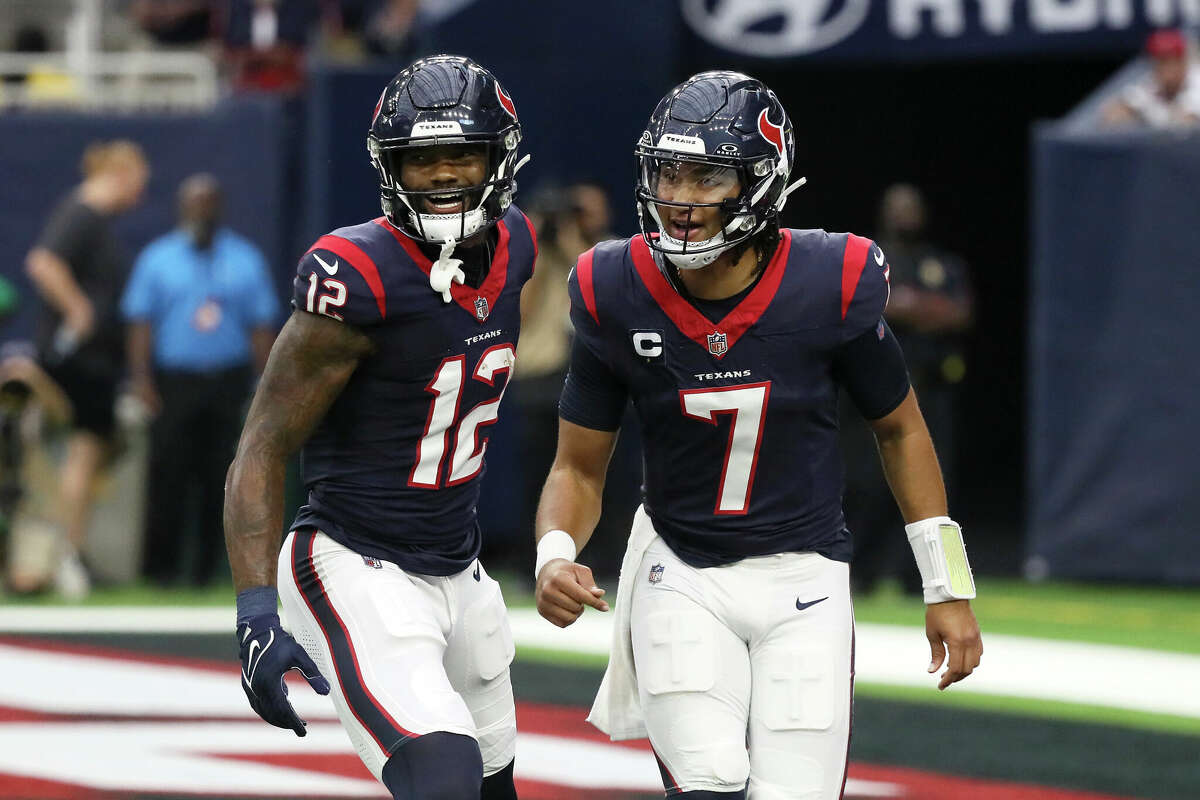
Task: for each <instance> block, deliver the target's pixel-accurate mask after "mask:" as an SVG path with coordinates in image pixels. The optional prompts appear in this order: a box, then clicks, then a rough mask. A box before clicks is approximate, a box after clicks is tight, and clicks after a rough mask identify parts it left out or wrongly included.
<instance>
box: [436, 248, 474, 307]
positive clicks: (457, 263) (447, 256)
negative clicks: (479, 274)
mask: <svg viewBox="0 0 1200 800" xmlns="http://www.w3.org/2000/svg"><path fill="white" fill-rule="evenodd" d="M457 244H458V242H456V241H455V240H454V237H453V236H447V237H446V239H445V241H443V242H442V252H441V253H440V254H439V255H438V260H437V261H434V262H433V263H432V264H431V265H430V266H429V287H430V288H431V289H433V290H434V291H435V292H437V293H438V294H440V295H441V296H442V302H444V303H449V302H450V301H451V300H453V299H454V295H453V293H451V291H450V284H451V282H453V283H458V284H463V283H466V282H467V275H466V273H465V272H463V271H462V263H463V262H462V259H461V258H451V256H452V255H454V248H455V246H456V245H457Z"/></svg>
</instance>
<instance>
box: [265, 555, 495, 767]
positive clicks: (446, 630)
mask: <svg viewBox="0 0 1200 800" xmlns="http://www.w3.org/2000/svg"><path fill="white" fill-rule="evenodd" d="M279 596H280V597H281V598H282V601H283V627H284V629H285V630H287V631H288V632H290V633H291V634H292V636H293V637H295V639H296V641H298V642H299V643H300V644H301V646H303V647H304V649H305V650H306V651H308V654H309V655H310V656H311V657H312V659H313V661H315V662H316V664H317V667H318V668H319V669H320V670H321V674H322V675H324V676H325V677H326V678H328V679H329V683H330V686H331V690H330V697H332V698H333V703H334V706H335V707H336V708H337V713H338V717H339V718H340V719H341V722H342V726H343V727H344V728H345V729H346V732H347V733H349V734H350V740H351V741H352V742H353V743H354V749H355V751H357V753H358V755H359V757H360V758H361V759H362V760H363V763H364V764H366V765H367V768H368V769H369V770H370V771H371V773H372V774H374V775H375V777H376V778H380V777H381V775H382V772H383V765H384V764H385V763H387V760H388V757H389V756H390V755H391V754H392V753H393V752H395V750H396V748H397V747H398V746H400V745H401V744H402V743H403V742H404V741H405V740H407V739H410V738H413V737H415V736H421V735H422V734H426V733H432V732H433V731H447V732H449V733H459V734H463V735H465V736H470V737H472V738H473V739H475V740H476V741H477V742H478V743H479V749H480V751H481V753H482V755H483V774H484V775H485V776H486V775H491V774H493V773H494V772H497V771H498V770H500V769H501V768H503V767H504V766H505V765H507V764H508V762H509V761H512V759H513V754H514V751H515V747H516V737H517V718H516V710H515V707H514V705H513V693H512V683H511V682H510V680H509V674H508V665H509V664H510V663H512V659H513V654H514V649H513V640H512V632H511V630H510V629H509V626H508V612H507V610H506V609H505V607H504V599H503V598H502V597H501V595H500V585H499V584H498V583H496V582H495V581H494V580H492V579H491V578H490V577H488V575H487V573H486V572H484V571H483V567H482V566H480V565H479V562H478V561H477V562H475V565H474V566H473V567H472V568H468V569H466V570H463V571H462V572H460V573H458V574H457V575H451V576H448V577H444V578H443V577H431V576H427V575H415V574H411V573H407V572H405V571H404V570H402V569H400V567H398V566H397V565H395V564H393V563H391V562H389V561H380V560H377V559H365V558H364V557H363V556H361V555H359V554H358V553H356V552H354V551H353V550H350V549H348V548H346V547H343V546H342V545H340V544H338V543H337V542H335V541H333V540H332V539H330V538H329V537H328V536H326V535H325V534H323V533H320V532H319V531H293V532H292V533H290V534H289V535H288V537H287V539H285V540H284V543H283V549H282V550H281V551H280V553H279Z"/></svg>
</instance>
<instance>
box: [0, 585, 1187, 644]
mask: <svg viewBox="0 0 1200 800" xmlns="http://www.w3.org/2000/svg"><path fill="white" fill-rule="evenodd" d="M497 577H498V579H499V580H500V582H501V583H502V584H504V589H505V599H506V600H507V602H508V604H509V606H511V607H521V606H530V605H532V604H533V597H532V595H531V594H530V592H529V590H528V588H527V584H525V583H522V582H521V581H518V580H515V579H512V578H507V579H506V576H504V575H499V576H497ZM609 588H610V594H612V593H614V592H615V589H616V587H615V586H611V587H609ZM0 602H8V603H16V602H22V603H32V604H38V605H50V604H60V603H61V601H59V600H57V599H56V598H54V597H53V596H50V595H47V596H44V597H37V598H31V599H24V598H22V599H20V600H17V599H14V598H7V599H6V600H0ZM232 602H233V587H232V586H229V585H222V586H215V587H212V588H208V589H158V588H154V587H151V586H148V585H143V584H137V585H131V586H124V587H119V588H100V589H97V590H96V591H95V592H93V593H92V595H91V597H89V598H88V599H87V600H86V601H85V604H86V605H100V606H103V605H146V606H187V605H201V606H221V605H229V604H231V603H232ZM972 605H973V607H974V608H975V614H976V616H977V617H978V618H979V624H980V627H981V628H982V629H983V632H984V635H985V636H986V635H987V634H988V633H989V632H991V633H1006V634H1013V635H1018V636H1034V637H1041V638H1047V639H1063V640H1069V641H1081V642H1094V643H1099V644H1117V645H1125V646H1128V647H1145V648H1151V649H1154V650H1166V651H1171V652H1178V653H1200V587H1197V588H1187V589H1185V588H1156V587H1146V586H1125V585H1096V584H1082V583H1026V582H1024V581H1020V580H1012V579H992V578H983V579H980V581H979V597H978V598H976V599H975V600H974V601H973V602H972ZM854 614H855V617H856V618H857V619H858V620H859V621H860V622H877V623H885V624H892V625H921V624H923V620H924V606H923V605H922V603H921V602H920V600H918V599H915V598H910V597H905V596H904V595H902V594H900V592H898V591H897V590H896V589H895V588H894V587H892V586H888V585H884V586H883V587H882V588H881V589H880V590H879V591H877V592H876V593H874V594H872V595H869V596H867V597H856V598H855V599H854Z"/></svg>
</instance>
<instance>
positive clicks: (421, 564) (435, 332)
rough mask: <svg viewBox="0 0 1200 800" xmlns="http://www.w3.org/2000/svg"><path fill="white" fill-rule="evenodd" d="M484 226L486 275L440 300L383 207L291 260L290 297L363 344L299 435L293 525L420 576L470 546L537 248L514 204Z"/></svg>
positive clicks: (443, 570) (461, 561) (455, 568)
mask: <svg viewBox="0 0 1200 800" xmlns="http://www.w3.org/2000/svg"><path fill="white" fill-rule="evenodd" d="M490 236H491V239H490V241H489V244H488V245H487V246H489V247H491V248H493V250H494V254H493V256H492V258H491V264H490V266H489V269H488V272H487V274H486V276H485V277H484V278H483V280H482V282H481V283H480V285H479V287H478V288H472V287H471V286H469V285H462V284H457V283H456V284H453V285H452V287H451V291H452V295H453V297H452V302H449V303H447V302H444V300H443V298H442V295H441V294H439V293H435V292H434V291H433V290H432V289H431V288H430V285H429V271H430V266H431V262H430V259H429V258H428V257H427V256H426V255H425V254H424V253H423V252H422V251H421V249H420V247H419V246H418V245H417V242H416V241H414V240H413V239H411V238H409V237H408V236H405V235H404V234H403V233H401V232H400V231H397V230H396V229H395V228H393V227H392V226H391V225H390V224H389V223H388V222H387V220H385V219H384V218H382V217H380V218H379V219H376V220H373V221H371V222H367V223H363V224H361V225H354V226H351V227H348V228H340V229H338V230H336V231H334V232H333V233H330V234H328V235H326V236H322V237H321V238H320V239H318V240H317V241H316V243H315V244H314V245H313V246H312V248H310V249H309V251H308V252H307V253H306V254H305V255H304V257H303V258H301V260H300V264H299V267H298V270H297V274H296V278H295V282H294V292H293V301H292V302H293V305H295V306H296V307H297V308H298V309H303V310H305V311H308V312H311V313H315V314H323V315H325V316H328V317H332V318H334V319H337V320H341V321H343V322H345V323H348V324H351V325H355V326H356V327H358V328H359V329H360V330H362V331H363V332H365V333H366V334H367V335H368V336H370V337H371V339H372V341H373V343H374V345H375V347H374V350H373V351H372V352H371V354H369V355H368V356H367V357H366V358H364V359H363V360H362V361H361V362H360V363H359V365H358V367H357V369H356V370H355V371H354V374H353V375H352V376H351V378H350V380H349V382H348V383H347V384H346V386H345V388H344V389H343V390H342V392H341V394H340V395H339V396H338V398H337V400H335V401H334V403H333V405H332V407H331V408H330V409H329V411H328V412H327V413H326V415H325V417H324V418H323V419H322V420H321V422H320V423H319V424H318V426H317V428H316V430H314V431H313V434H312V435H311V436H310V437H309V439H308V441H307V442H306V443H305V444H304V447H303V450H302V451H301V468H302V472H303V479H304V488H305V492H306V497H305V503H304V505H303V506H302V507H301V508H300V510H299V512H298V514H297V515H296V519H295V522H294V523H293V525H292V527H293V529H295V528H301V527H314V528H317V529H319V530H321V531H323V532H324V533H326V534H327V535H328V536H330V537H331V538H333V539H334V540H335V541H338V542H340V543H341V544H343V545H345V546H346V547H349V548H350V549H352V550H354V551H356V552H358V553H360V554H362V555H364V556H372V557H375V558H381V559H386V560H388V561H392V562H395V563H396V564H398V565H399V566H400V567H401V568H403V569H405V570H408V571H412V572H416V573H419V574H423V575H452V574H455V573H458V572H461V571H462V570H463V569H466V568H467V567H468V566H470V564H471V561H472V560H474V558H475V557H476V556H477V555H478V553H479V527H478V524H477V521H476V511H475V505H476V502H477V500H478V498H479V480H480V478H481V476H482V474H483V468H484V455H485V453H486V450H487V444H488V430H489V426H491V425H493V424H494V423H495V422H496V421H497V419H498V418H499V407H500V401H501V399H502V397H503V395H504V390H505V388H506V387H507V385H508V380H509V378H510V376H511V375H512V370H513V366H514V364H515V361H516V350H517V337H518V333H519V330H520V322H521V316H520V305H521V303H520V299H521V288H522V287H523V286H524V284H525V283H526V281H528V280H529V278H530V277H531V276H532V275H533V266H534V261H535V258H536V255H537V243H536V240H535V237H534V232H533V229H532V226H531V225H530V223H529V220H528V219H527V218H526V217H525V215H524V214H522V213H521V212H520V210H518V209H517V207H516V206H510V207H509V209H508V210H507V211H506V212H505V214H504V216H503V217H502V218H501V219H500V220H499V221H498V222H497V223H496V227H495V229H494V231H493V232H492V233H491V234H490ZM481 246H484V245H481ZM458 255H460V256H461V255H462V254H461V253H459V254H458Z"/></svg>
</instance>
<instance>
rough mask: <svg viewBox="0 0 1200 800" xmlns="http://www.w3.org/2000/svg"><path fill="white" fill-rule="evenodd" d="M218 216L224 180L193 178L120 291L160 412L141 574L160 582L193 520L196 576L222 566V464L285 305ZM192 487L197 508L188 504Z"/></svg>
mask: <svg viewBox="0 0 1200 800" xmlns="http://www.w3.org/2000/svg"><path fill="white" fill-rule="evenodd" d="M220 218H221V190H220V186H219V185H218V183H217V180H216V179H215V178H213V177H212V176H211V175H206V174H200V175H193V176H191V177H190V178H188V179H187V180H185V181H184V182H183V183H182V184H181V185H180V187H179V227H178V228H177V229H176V230H174V231H172V232H171V233H168V234H166V235H164V236H162V237H160V238H158V239H156V240H155V241H153V242H151V243H150V244H149V245H147V246H146V249H145V250H143V251H142V253H141V255H139V256H138V260H137V263H136V264H135V265H134V270H133V275H132V277H130V279H129V285H128V287H127V288H126V290H125V295H124V297H123V298H122V299H121V311H122V313H123V315H124V316H125V319H126V321H127V322H128V323H129V328H128V336H127V342H128V349H129V371H130V376H131V379H132V382H133V390H134V393H135V394H136V395H137V396H138V397H139V398H141V400H142V401H143V403H145V405H146V407H147V408H148V409H149V410H150V411H151V412H152V413H155V414H157V417H156V419H155V420H154V423H153V425H152V426H151V430H150V470H149V475H150V478H149V486H148V487H147V513H146V532H145V549H144V552H143V560H142V563H143V573H144V575H145V576H146V577H147V578H149V579H150V580H152V581H155V582H156V583H159V584H162V585H168V584H172V583H175V582H176V581H177V580H178V579H179V577H180V572H181V567H182V563H181V557H182V545H183V540H184V538H185V537H186V535H187V533H188V531H189V530H190V529H191V528H193V527H194V528H195V529H196V530H195V533H196V547H195V552H194V554H193V557H192V559H191V572H190V575H189V578H190V581H191V583H193V584H194V585H198V586H199V585H204V584H207V583H209V582H210V581H211V580H212V578H213V577H214V575H215V573H216V570H217V567H218V565H219V559H220V555H221V553H222V552H224V538H223V536H222V533H221V531H222V526H221V509H222V504H223V495H224V485H225V470H226V469H227V468H228V466H229V462H230V460H231V459H232V458H233V449H234V446H235V444H236V440H237V435H238V430H239V428H240V423H241V413H242V406H243V404H244V403H245V400H246V397H247V396H248V395H249V392H250V387H251V378H252V373H251V368H252V367H253V370H254V373H255V374H261V372H262V368H263V366H264V365H265V364H266V360H267V354H268V353H269V352H270V349H271V341H272V338H273V335H274V330H275V323H276V322H277V321H278V317H279V310H280V309H279V301H278V299H277V298H276V296H275V290H274V289H273V288H272V286H271V282H270V278H269V276H268V272H267V266H266V261H265V260H264V259H263V256H262V254H261V253H260V252H259V250H258V248H256V247H255V246H254V245H253V244H252V243H251V242H249V241H248V240H247V239H244V238H242V237H241V236H239V235H238V234H236V233H234V232H233V231H231V230H229V229H228V228H225V227H221V226H220ZM193 495H195V497H194V499H195V501H196V504H197V511H195V512H194V513H189V502H188V501H189V499H192V496H193Z"/></svg>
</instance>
